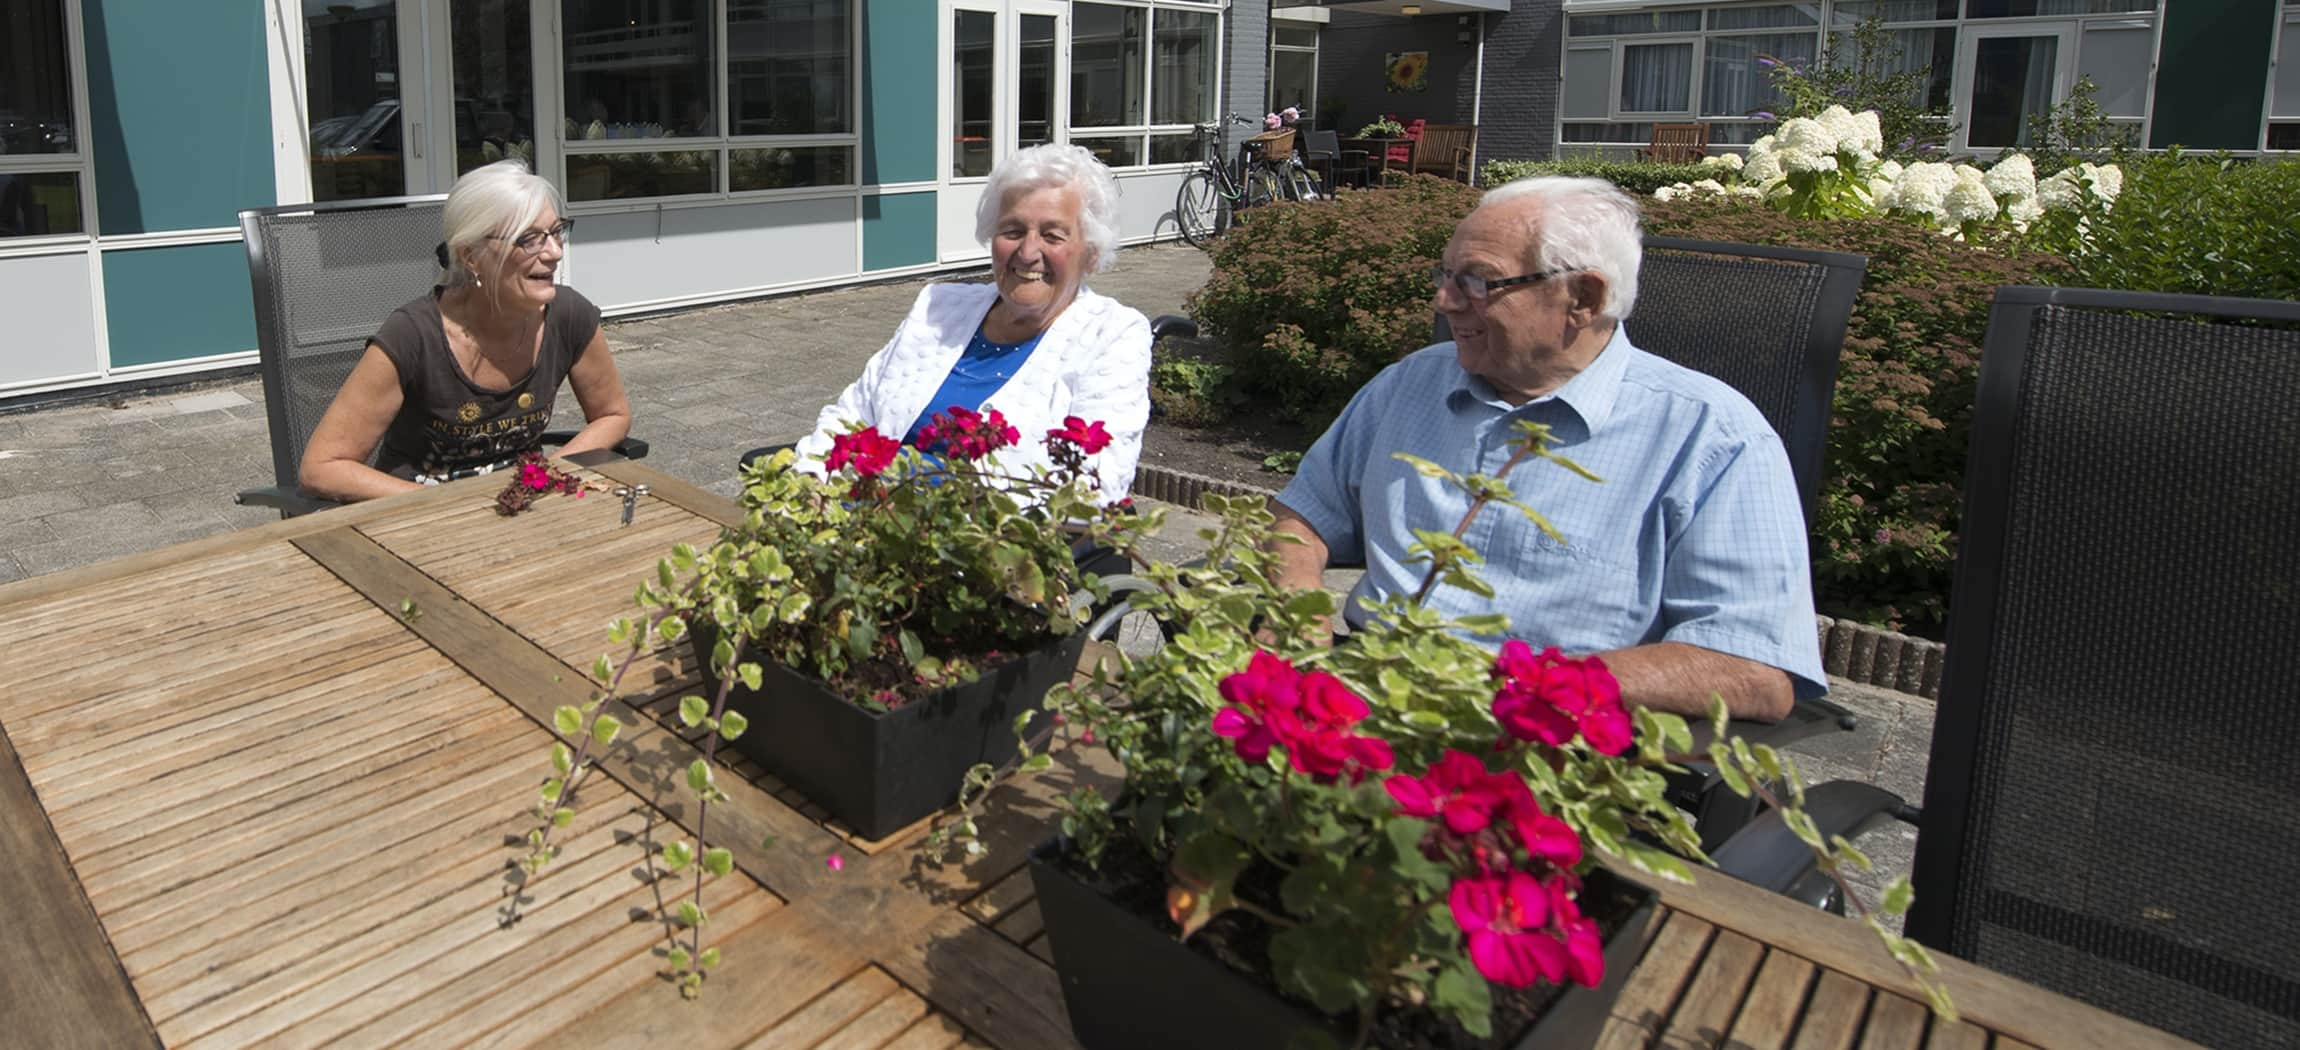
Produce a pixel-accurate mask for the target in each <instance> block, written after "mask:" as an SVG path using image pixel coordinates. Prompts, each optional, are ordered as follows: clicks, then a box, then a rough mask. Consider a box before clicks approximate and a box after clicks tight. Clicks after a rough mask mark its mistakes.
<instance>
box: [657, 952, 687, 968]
mask: <svg viewBox="0 0 2300 1050" xmlns="http://www.w3.org/2000/svg"><path fill="white" fill-rule="evenodd" d="M663 961H664V962H667V963H670V964H671V969H672V970H674V971H677V970H684V969H686V968H687V963H688V962H690V961H692V960H691V959H690V958H689V957H688V955H687V949H685V948H673V949H671V951H670V954H668V955H666V956H664V958H663Z"/></svg>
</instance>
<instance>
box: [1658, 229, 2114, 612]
mask: <svg viewBox="0 0 2300 1050" xmlns="http://www.w3.org/2000/svg"><path fill="white" fill-rule="evenodd" d="M2128 192H2129V190H2128ZM2122 210H2123V209H2122V204H2121V203H2120V204H2119V206H2118V211H2120V212H2121V211H2122ZM1645 224H1646V228H1647V229H1648V230H1649V231H1650V232H1653V233H1656V234H1664V235H1669V236H1679V237H1700V238H1705V239H1709V240H1719V241H1739V242H1744V243H1750V244H1778V245H1789V246H1794V247H1805V248H1823V249H1831V250H1836V251H1850V252H1859V253H1861V254H1863V255H1866V256H1868V259H1869V269H1868V276H1867V279H1866V280H1865V281H1864V282H1863V284H1862V289H1861V296H1860V299H1859V301H1858V302H1857V303H1856V304H1855V306H1854V308H1853V316H1852V321H1851V324H1850V326H1849V328H1848V330H1847V333H1846V339H1845V350H1844V354H1843V357H1842V358H1841V363H1840V366H1839V371H1838V375H1837V394H1836V405H1835V416H1834V419H1833V420H1832V423H1831V426H1830V434H1829V457H1828V469H1829V473H1828V476H1827V478H1826V480H1825V481H1824V482H1823V485H1822V501H1821V507H1820V514H1819V520H1818V521H1816V522H1815V523H1814V527H1813V544H1814V549H1813V572H1814V582H1815V588H1816V594H1815V598H1816V600H1817V602H1818V604H1819V605H1820V609H1821V611H1822V612H1824V613H1826V614H1829V615H1833V616H1844V617H1849V618H1852V619H1855V620H1859V621H1862V622H1866V623H1882V624H1888V625H1894V626H1899V627H1903V628H1905V629H1911V630H1916V631H1919V632H1933V631H1937V630H1938V629H1939V627H1940V625H1941V623H1942V620H1943V617H1944V616H1945V615H1946V612H1947V608H1948V604H1947V603H1948V593H1949V581H1950V576H1951V572H1952V569H1953V567H1954V565H1955V560H1956V530H1957V523H1958V517H1959V514H1960V513H1961V502H1960V501H1961V489H1962V480H1963V473H1964V463H1965V455H1966V453H1967V451H1968V450H1967V445H1968V443H1969V435H1970V433H1971V426H1972V406H1973V395H1974V392H1975V388H1976V385H1977V383H1978V380H1979V370H1980V352H1981V344H1982V337H1983V336H1984V334H1985V333H1986V332H1987V330H1988V314H1989V304H1990V302H1991V301H1992V300H1993V298H1994V297H1995V294H1996V289H1997V288H1998V287H1999V286H2002V285H2007V284H2062V283H2067V276H2068V271H2067V268H2066V266H2065V264H2063V263H2062V262H2061V261H2060V260H2058V259H2055V258H2053V257H2050V256H2047V255H2042V254H2036V253H2030V252H2021V251H2015V250H2006V251H1998V250H1977V249H1975V248H1974V247H1972V246H1969V245H1966V244H1964V243H1961V242H1958V241H1955V240H1952V239H1950V238H1947V237H1943V236H1941V235H1939V234H1937V233H1933V232H1930V231H1929V230H1927V229H1925V228H1924V227H1922V226H1919V225H1915V224H1912V223H1909V222H1906V221H1903V220H1900V219H1895V218H1890V217H1885V216H1865V217H1852V218H1837V219H1796V218H1792V217H1790V216H1787V215H1783V214H1781V213H1779V212H1775V211H1772V210H1770V209H1767V208H1761V207H1749V206H1746V205H1743V204H1740V203H1737V202H1733V201H1728V200H1719V199H1715V198H1704V199H1686V200H1676V201H1650V200H1649V201H1647V202H1646V203H1645Z"/></svg>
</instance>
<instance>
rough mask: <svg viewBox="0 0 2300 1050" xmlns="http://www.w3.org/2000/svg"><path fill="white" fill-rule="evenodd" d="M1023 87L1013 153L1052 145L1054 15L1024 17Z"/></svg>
mask: <svg viewBox="0 0 2300 1050" xmlns="http://www.w3.org/2000/svg"><path fill="white" fill-rule="evenodd" d="M1020 21H1021V23H1022V41H1021V47H1020V49H1019V51H1020V53H1019V55H1018V56H1017V57H1018V58H1019V59H1020V60H1021V66H1022V83H1021V85H1020V86H1019V90H1017V92H1016V105H1015V111H1016V112H1015V119H1016V120H1017V121H1018V122H1019V123H1018V124H1017V125H1016V135H1017V139H1016V141H1015V143H1014V146H1015V148H1016V149H1028V148H1030V147H1032V146H1041V145H1044V144H1046V143H1049V142H1052V141H1054V23H1055V18H1054V16H1053V15H1023V16H1021V18H1020Z"/></svg>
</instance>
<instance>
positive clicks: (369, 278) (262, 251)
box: [232, 194, 647, 518]
mask: <svg viewBox="0 0 2300 1050" xmlns="http://www.w3.org/2000/svg"><path fill="white" fill-rule="evenodd" d="M446 199H447V197H446V195H445V194H440V195H435V196H429V197H390V198H381V199H376V200H362V201H346V202H341V203H332V204H285V205H280V206H277V207H270V208H251V209H249V210H247V211H243V212H241V213H240V233H241V236H242V237H243V238H244V239H245V241H246V242H247V250H248V277H249V283H251V284H252V285H253V286H254V289H255V309H256V345H257V348H258V358H259V363H260V364H259V366H260V368H261V371H262V372H263V380H264V414H265V416H266V417H267V419H268V420H269V422H270V424H271V446H272V479H273V484H271V485H270V486H267V487H264V488H256V489H245V490H242V491H241V492H239V493H238V494H237V495H235V496H233V497H232V502H234V503H238V504H241V505H244V506H252V507H272V508H276V509H277V510H278V511H279V512H280V516H281V517H283V518H285V517H293V516H295V515H298V514H306V513H310V512H312V511H315V510H322V509H325V508H327V507H332V506H335V504H334V503H333V502H331V501H329V500H324V499H319V498H317V497H313V496H309V495H306V494H304V493H303V492H301V491H299V489H298V486H297V485H296V473H297V468H298V466H299V465H300V464H301V463H302V462H303V452H304V446H305V445H306V444H307V443H309V442H310V440H311V433H312V430H313V429H314V428H316V427H317V426H318V425H319V420H320V416H322V415H324V414H326V412H327V407H328V405H329V404H330V403H331V402H333V401H334V400H335V394H336V391H337V390H339V389H341V388H342V387H343V381H344V379H345V378H347V377H349V376H350V375H351V370H352V366H354V365H356V364H358V363H359V359H360V355H361V354H363V353H365V352H366V350H367V340H368V337H369V336H371V335H373V334H375V330H376V329H377V328H378V327H379V326H381V325H382V324H383V319H384V318H386V317H388V316H390V315H391V312H392V311H393V310H395V309H397V308H398V307H399V306H401V305H402V304H404V303H406V302H407V301H408V300H410V299H413V298H415V297H416V296H419V295H422V294H423V293H424V291H425V290H427V289H429V288H430V287H431V286H432V283H433V281H434V280H435V279H436V278H437V277H438V274H439V268H438V266H437V264H436V263H437V260H436V258H435V256H434V255H433V249H434V248H435V247H436V246H437V245H438V243H439V212H440V206H441V204H442V202H444V201H446ZM573 436H574V435H573V434H572V433H571V432H567V431H554V432H551V433H547V434H545V435H544V436H543V440H544V442H545V443H546V444H564V443H565V442H566V441H567V440H568V439H570V438H572V437H573ZM616 451H617V452H618V453H621V454H622V455H624V456H626V457H628V458H632V459H637V458H639V457H642V456H644V455H646V452H647V446H646V442H644V441H640V440H638V439H635V438H631V439H626V440H625V441H624V443H623V444H622V445H619V446H617V448H616Z"/></svg>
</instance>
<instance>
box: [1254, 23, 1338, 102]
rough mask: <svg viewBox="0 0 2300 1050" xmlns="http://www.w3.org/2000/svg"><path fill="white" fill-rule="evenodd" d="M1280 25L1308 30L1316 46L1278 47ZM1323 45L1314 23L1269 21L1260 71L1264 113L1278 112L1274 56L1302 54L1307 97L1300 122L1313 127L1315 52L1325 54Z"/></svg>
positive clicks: (1322, 34) (1323, 38)
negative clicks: (1307, 74)
mask: <svg viewBox="0 0 2300 1050" xmlns="http://www.w3.org/2000/svg"><path fill="white" fill-rule="evenodd" d="M1281 21H1285V22H1286V24H1287V25H1289V26H1294V25H1306V26H1309V27H1310V30H1311V32H1313V33H1315V34H1316V37H1317V42H1316V43H1313V44H1311V45H1310V46H1308V47H1303V46H1302V45H1300V44H1281V43H1279V42H1278V24H1279V23H1280V22H1281ZM1325 42H1326V33H1325V30H1324V28H1323V27H1321V26H1320V25H1319V24H1318V23H1316V22H1301V23H1295V22H1293V21H1291V20H1285V19H1276V18H1273V19H1271V20H1270V55H1269V65H1268V66H1266V67H1264V69H1263V71H1262V104H1263V105H1264V106H1266V107H1268V109H1267V111H1268V112H1273V113H1274V112H1276V111H1277V108H1278V53H1279V52H1285V53H1286V54H1290V55H1304V54H1306V55H1308V56H1310V97H1309V98H1308V99H1307V100H1306V101H1305V103H1304V108H1303V110H1302V119H1304V120H1306V121H1310V122H1311V123H1316V121H1317V117H1318V63H1319V61H1320V60H1321V58H1320V55H1319V52H1320V51H1323V50H1325Z"/></svg>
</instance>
